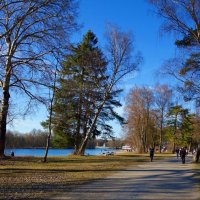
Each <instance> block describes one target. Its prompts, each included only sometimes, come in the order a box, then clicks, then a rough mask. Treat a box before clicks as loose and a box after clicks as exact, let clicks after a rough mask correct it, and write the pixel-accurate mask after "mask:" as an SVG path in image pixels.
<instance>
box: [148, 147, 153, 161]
mask: <svg viewBox="0 0 200 200" xmlns="http://www.w3.org/2000/svg"><path fill="white" fill-rule="evenodd" d="M149 153H150V159H151V162H152V161H153V157H154V148H150V151H149Z"/></svg>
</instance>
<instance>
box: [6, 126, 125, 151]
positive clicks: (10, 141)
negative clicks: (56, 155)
mask: <svg viewBox="0 0 200 200" xmlns="http://www.w3.org/2000/svg"><path fill="white" fill-rule="evenodd" d="M47 135H48V133H47V132H46V131H42V130H36V129H33V130H32V131H30V132H29V133H19V132H16V131H10V130H8V131H7V135H6V148H45V147H46V141H47ZM51 141H52V142H51V144H50V147H51V148H73V144H65V142H64V140H63V144H62V145H60V146H59V145H58V144H57V142H56V139H55V137H54V136H52V140H51ZM104 144H105V145H106V146H107V147H111V148H120V147H121V146H122V145H124V142H123V141H121V140H120V139H113V140H107V139H92V140H90V141H89V143H88V146H87V148H95V147H96V146H103V145H104Z"/></svg>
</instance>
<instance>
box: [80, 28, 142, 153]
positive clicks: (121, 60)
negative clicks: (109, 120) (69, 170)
mask: <svg viewBox="0 0 200 200" xmlns="http://www.w3.org/2000/svg"><path fill="white" fill-rule="evenodd" d="M106 38H107V51H108V56H107V59H108V62H109V65H110V67H109V72H108V75H109V77H110V78H109V80H108V84H106V87H105V89H104V91H102V92H103V93H104V95H103V99H102V101H101V102H99V103H98V105H96V106H95V107H96V110H95V114H94V117H93V119H92V122H91V125H90V127H89V129H88V130H87V132H86V135H85V137H84V139H83V141H82V144H81V145H80V148H79V150H78V154H79V155H83V154H84V151H85V148H86V145H87V142H88V140H89V138H90V135H91V133H92V130H93V129H94V126H95V124H96V121H97V118H98V117H99V115H100V113H101V111H102V109H103V106H104V105H105V103H106V101H107V100H108V98H109V95H110V94H111V93H112V91H113V89H114V87H115V86H117V84H118V83H119V81H120V80H122V78H124V77H125V76H126V75H128V74H130V73H133V72H134V71H135V70H136V68H137V66H138V65H139V64H140V62H141V57H140V56H137V57H135V58H134V61H133V56H132V50H133V46H132V45H133V41H132V38H131V34H130V33H126V32H122V31H120V30H119V29H118V28H117V27H115V26H111V25H110V27H109V28H108V31H107V33H106Z"/></svg>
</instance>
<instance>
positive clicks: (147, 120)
mask: <svg viewBox="0 0 200 200" xmlns="http://www.w3.org/2000/svg"><path fill="white" fill-rule="evenodd" d="M153 104H154V97H153V92H152V91H151V90H150V89H148V88H147V87H143V88H137V87H135V88H133V89H132V90H131V91H130V93H129V95H128V97H127V107H126V111H127V113H128V116H127V118H128V124H127V129H128V138H129V141H131V140H132V141H133V144H134V147H136V148H137V149H138V151H139V152H146V151H147V148H148V147H149V146H150V145H154V144H155V141H153V140H154V136H153V133H152V130H153V128H152V127H154V126H155V125H154V120H153V118H154V117H153V113H152V108H153ZM153 132H155V130H153ZM152 139H153V140H152Z"/></svg>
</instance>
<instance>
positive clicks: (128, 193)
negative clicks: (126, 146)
mask: <svg viewBox="0 0 200 200" xmlns="http://www.w3.org/2000/svg"><path fill="white" fill-rule="evenodd" d="M191 168H192V164H191V158H187V159H186V164H184V165H183V164H181V162H180V160H177V159H175V158H174V159H171V160H164V161H156V160H155V161H154V162H152V163H151V162H149V163H145V164H143V165H139V166H138V167H137V168H136V167H135V166H134V167H130V168H129V169H127V170H124V171H120V172H118V173H115V174H113V175H111V176H109V177H107V178H106V179H102V180H98V181H95V182H92V183H89V184H85V185H82V186H80V187H78V188H76V189H74V190H73V191H71V192H68V193H64V194H62V195H61V196H59V197H55V198H53V199H59V200H61V199H70V200H102V199H104V200H127V199H137V200H140V199H145V200H150V199H152V200H158V199H159V200H161V199H162V200H184V199H185V200H200V196H199V194H200V190H199V188H197V186H195V184H194V183H195V182H194V180H193V178H192V176H193V171H192V170H191Z"/></svg>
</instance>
